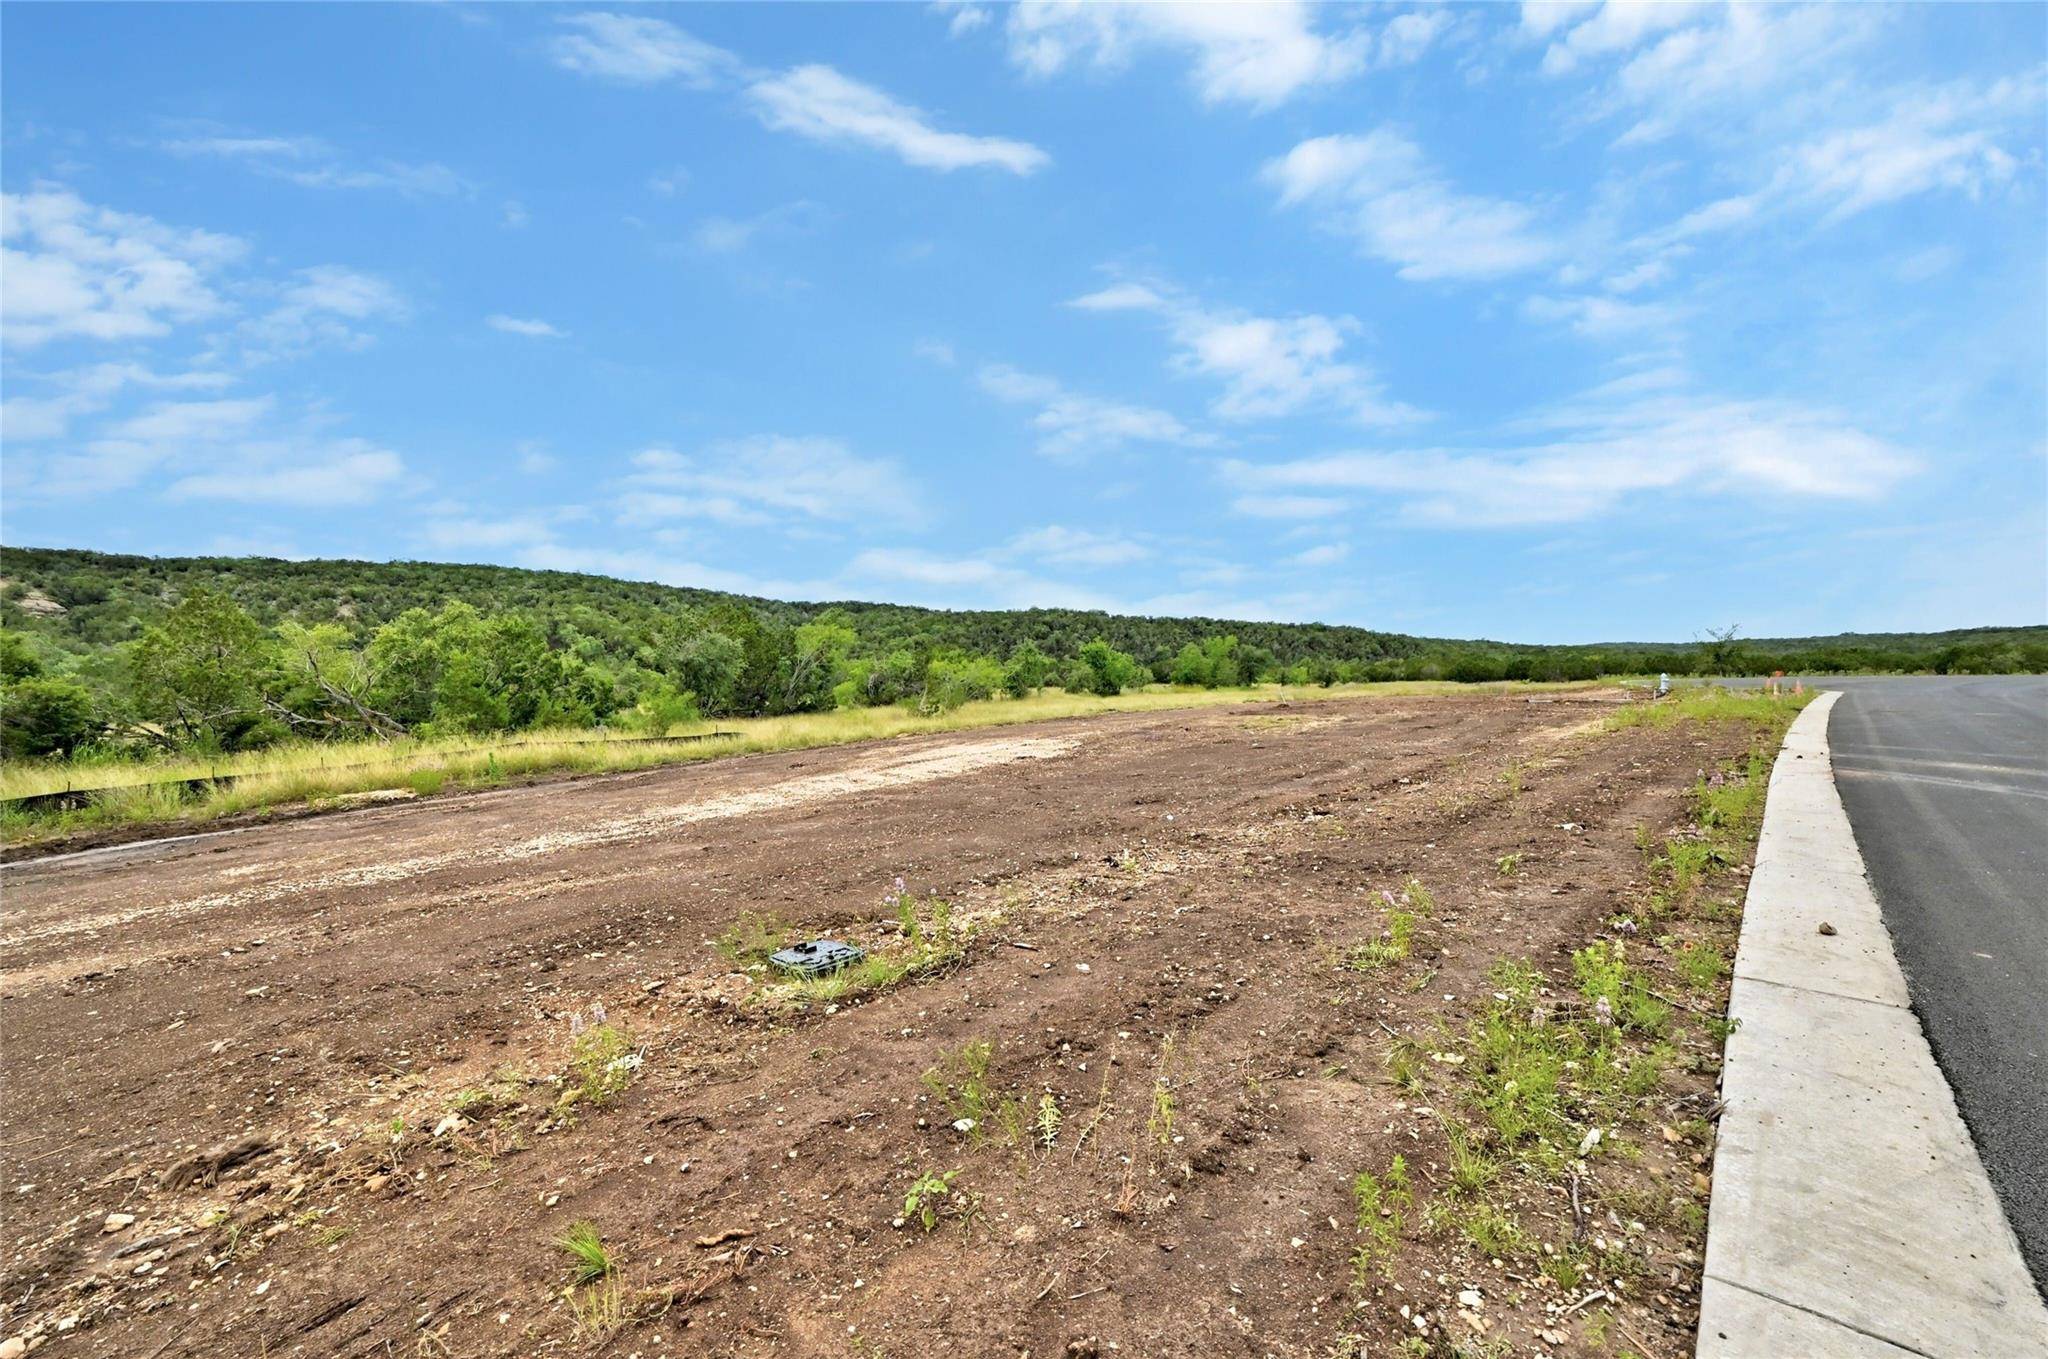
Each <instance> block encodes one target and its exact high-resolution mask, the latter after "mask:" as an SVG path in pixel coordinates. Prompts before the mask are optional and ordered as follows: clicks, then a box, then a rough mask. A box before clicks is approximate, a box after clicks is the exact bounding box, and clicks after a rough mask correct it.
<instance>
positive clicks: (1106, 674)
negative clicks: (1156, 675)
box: [1080, 637, 1142, 697]
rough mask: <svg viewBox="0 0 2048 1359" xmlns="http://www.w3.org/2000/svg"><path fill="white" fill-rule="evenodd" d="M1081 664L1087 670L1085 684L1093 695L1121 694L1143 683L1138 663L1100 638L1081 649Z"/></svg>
mask: <svg viewBox="0 0 2048 1359" xmlns="http://www.w3.org/2000/svg"><path fill="white" fill-rule="evenodd" d="M1080 659H1081V664H1082V666H1083V667H1085V669H1086V675H1085V679H1084V683H1085V684H1086V686H1087V689H1088V692H1089V693H1091V694H1102V695H1104V696H1105V697H1106V696H1108V695H1110V694H1120V693H1122V692H1123V691H1124V690H1125V689H1128V688H1129V687H1130V686H1132V685H1133V684H1138V683H1141V682H1142V681H1141V680H1140V678H1139V675H1138V662H1137V661H1136V660H1135V659H1134V658H1133V657H1132V656H1131V655H1130V654H1129V653H1127V652H1123V651H1118V650H1117V649H1116V648H1115V647H1112V646H1111V645H1110V644H1109V643H1108V642H1105V641H1103V640H1102V639H1101V638H1100V637H1098V638H1096V639H1095V640H1094V641H1092V642H1089V643H1088V644H1086V645H1085V646H1083V647H1082V648H1081V657H1080Z"/></svg>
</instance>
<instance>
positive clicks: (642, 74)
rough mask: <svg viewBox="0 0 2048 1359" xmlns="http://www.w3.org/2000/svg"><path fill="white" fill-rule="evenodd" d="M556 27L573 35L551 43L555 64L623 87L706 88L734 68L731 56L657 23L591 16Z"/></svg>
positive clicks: (576, 17)
mask: <svg viewBox="0 0 2048 1359" xmlns="http://www.w3.org/2000/svg"><path fill="white" fill-rule="evenodd" d="M561 22H562V24H564V25H565V26H567V27H568V28H570V29H571V30H573V31H572V32H568V33H564V34H562V35H560V36H559V37H557V38H556V39H555V41H554V44H553V47H552V51H553V53H554V58H555V61H556V63H557V64H558V65H560V66H563V67H566V68H567V69H569V70H571V71H575V72H577V73H578V74H580V75H587V76H596V77H598V78H599V79H602V80H616V81H619V82H621V83H623V84H628V85H653V84H658V83H660V82H662V81H665V80H676V81H681V82H682V83H683V84H685V85H689V86H693V87H694V88H697V89H710V88H712V87H713V86H715V85H716V84H718V83H719V81H720V80H721V79H722V78H723V77H725V76H726V75H727V74H729V73H730V72H732V71H733V70H734V69H735V68H736V67H737V66H738V64H739V61H738V58H736V57H734V56H733V54H732V53H730V52H727V51H726V50H724V49H723V48H719V47H713V46H712V45H711V44H710V43H707V42H703V41H700V40H699V39H697V38H695V37H692V36H691V35H690V34H688V33H685V32H684V31H683V30H682V29H680V28H677V27H676V26H675V25H674V24H671V23H664V22H663V21H662V20H660V19H651V18H646V17H644V16H641V15H634V14H607V13H603V12H601V11H591V12H588V13H584V14H573V15H569V16H567V17H565V18H563V19H562V20H561Z"/></svg>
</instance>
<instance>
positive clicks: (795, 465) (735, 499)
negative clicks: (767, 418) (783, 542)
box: [626, 435, 923, 523]
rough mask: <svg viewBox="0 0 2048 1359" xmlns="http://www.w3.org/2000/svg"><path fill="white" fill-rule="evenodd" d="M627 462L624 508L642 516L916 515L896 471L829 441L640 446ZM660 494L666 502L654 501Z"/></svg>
mask: <svg viewBox="0 0 2048 1359" xmlns="http://www.w3.org/2000/svg"><path fill="white" fill-rule="evenodd" d="M632 463H633V472H632V473H631V475H629V476H628V477H627V478H626V480H627V483H628V485H629V486H630V487H631V488H632V493H631V494H630V495H629V496H628V497H627V500H626V505H627V507H629V508H630V509H631V512H632V513H633V514H635V515H637V516H639V517H641V518H644V519H660V518H679V517H711V518H721V519H727V520H729V521H732V522H767V521H775V520H784V519H788V518H791V517H797V518H803V519H817V520H877V521H882V522H888V523H905V522H915V521H916V520H918V519H920V518H921V517H922V515H923V502H922V497H921V496H920V495H919V494H918V492H917V488H916V487H915V486H914V485H913V484H912V483H911V482H910V480H909V478H908V477H907V476H906V475H905V473H904V471H903V469H902V468H901V466H899V465H898V464H897V463H896V462H894V461H893V460H890V459H886V458H863V457H860V456H858V455H856V454H855V453H853V451H852V450H850V449H848V448H847V446H846V445H845V444H844V443H842V442H840V441H839V440H837V439H826V438H787V437H783V436H779V435H759V436H756V437H753V438H747V439H734V440H728V441H725V442H722V443H715V444H712V445H710V446H709V447H707V448H705V449H704V450H702V451H701V452H698V453H694V454H689V453H679V452H676V451H675V450H674V449H670V448H659V447H657V448H649V449H644V450H642V451H641V452H639V453H636V454H634V455H633V459H632ZM661 493H665V494H666V495H667V497H668V498H667V499H657V498H656V497H657V494H661Z"/></svg>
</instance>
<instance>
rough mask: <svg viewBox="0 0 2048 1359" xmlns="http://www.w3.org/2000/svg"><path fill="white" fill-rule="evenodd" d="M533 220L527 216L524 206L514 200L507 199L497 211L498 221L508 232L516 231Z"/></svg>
mask: <svg viewBox="0 0 2048 1359" xmlns="http://www.w3.org/2000/svg"><path fill="white" fill-rule="evenodd" d="M532 220H533V219H532V218H531V217H530V216H528V215H527V211H526V204H524V203H522V202H520V201H519V200H518V199H516V198H508V199H506V200H505V202H504V203H503V205H502V206H500V207H499V209H498V221H499V222H501V223H502V224H504V226H505V227H506V228H508V229H509V230H513V231H517V230H518V229H519V228H521V227H523V226H525V225H526V224H527V223H528V222H530V221H532Z"/></svg>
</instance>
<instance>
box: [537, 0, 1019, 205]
mask: <svg viewBox="0 0 2048 1359" xmlns="http://www.w3.org/2000/svg"><path fill="white" fill-rule="evenodd" d="M562 22H563V23H564V24H567V25H569V26H571V27H572V28H574V29H575V30H576V31H575V32H572V33H566V34H563V35H562V36H561V37H559V38H557V39H556V41H555V44H554V48H553V51H554V56H555V60H556V62H557V63H558V64H559V65H561V66H564V67H567V68H568V69H569V70H572V71H577V72H579V73H581V74H583V75H589V76H597V77H599V78H601V79H606V80H615V81H620V82H622V83H625V84H633V85H653V84H658V83H660V82H663V81H669V80H674V81H680V82H681V83H683V84H685V85H690V86H693V87H695V88H697V89H714V88H719V87H722V86H727V85H734V86H737V87H739V88H740V89H741V90H742V93H743V96H744V98H745V100H746V102H747V105H748V107H749V108H750V109H752V111H753V113H754V116H755V117H756V118H758V119H760V121H761V123H762V125H763V126H765V127H768V128H770V129H772V130H774V131H777V132H793V133H795V134H796V135H798V136H800V137H808V138H810V139H811V140H813V141H819V142H828V143H837V144H842V145H855V146H867V147H872V148H874V149H877V150H882V151H887V152H889V153H891V154H892V155H895V156H896V157H897V158H899V159H900V160H902V161H903V162H904V163H905V164H908V165H915V166H919V167H922V168H924V169H930V170H960V169H967V168H970V167H974V166H993V167H995V168H997V169H1002V170H1008V171H1010V172H1011V173H1012V174H1018V175H1028V174H1032V173H1034V172H1035V171H1038V170H1041V169H1043V168H1045V167H1046V166H1047V165H1049V164H1051V163H1052V158H1051V157H1050V156H1048V155H1046V153H1045V152H1044V151H1042V150H1040V149H1039V148H1038V147H1035V146H1032V145H1031V144H1029V143H1028V142H1021V141H1015V140H1013V139H1011V138H1008V137H981V136H973V135H970V134H968V133H964V132H946V131H942V130H941V129H939V128H937V127H935V126H933V124H932V122H931V120H930V118H929V117H928V116H927V115H926V114H925V113H924V112H923V111H922V110H919V109H917V108H915V107H913V106H912V105H909V104H906V103H904V102H902V101H901V100H899V99H896V98H894V97H893V96H891V95H890V94H888V93H886V92H885V91H883V90H879V89H876V88H875V87H874V86H872V85H868V84H865V83H863V82H861V81H859V80H855V79H854V78H853V77H851V76H848V75H843V74H841V73H840V72H839V71H836V70H834V69H833V68H832V67H830V66H825V65H820V64H816V63H812V64H807V65H802V66H792V67H789V68H788V69H787V70H783V71H774V72H768V71H760V70H750V69H748V68H747V67H746V65H745V64H744V63H743V62H741V61H740V59H739V58H738V57H736V56H734V55H733V54H732V53H730V52H727V51H725V50H724V49H723V48H719V47H713V46H712V45H711V44H709V43H706V42H702V41H700V40H698V39H697V38H695V37H692V36H691V35H690V34H688V33H685V32H684V31H683V30H682V29H680V28H677V27H676V26H675V25H674V24H671V23H667V22H665V21H664V20H661V19H654V18H648V17H645V16H642V15H628V14H607V13H603V12H595V11H594V12H590V13H584V14H577V15H574V16H571V17H569V18H565V19H563V20H562ZM687 180H688V176H687V175H684V174H681V173H679V172H664V173H661V174H657V175H656V176H654V177H653V178H652V179H650V180H649V187H650V188H652V189H653V190H654V191H655V192H656V193H659V194H662V195H664V196H671V195H673V194H675V193H677V192H679V191H680V190H681V189H682V187H683V185H684V184H685V183H686V182H687Z"/></svg>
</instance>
